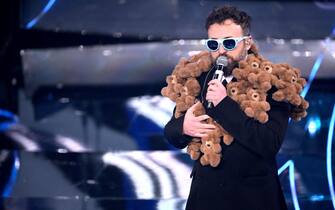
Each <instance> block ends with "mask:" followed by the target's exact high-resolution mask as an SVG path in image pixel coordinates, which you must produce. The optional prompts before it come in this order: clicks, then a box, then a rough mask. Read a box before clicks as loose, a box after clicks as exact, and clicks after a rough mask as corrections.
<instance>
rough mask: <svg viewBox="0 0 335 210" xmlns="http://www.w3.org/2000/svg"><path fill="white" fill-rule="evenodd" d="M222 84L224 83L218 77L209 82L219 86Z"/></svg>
mask: <svg viewBox="0 0 335 210" xmlns="http://www.w3.org/2000/svg"><path fill="white" fill-rule="evenodd" d="M220 84H221V85H222V83H221V82H220V81H219V80H218V79H213V80H211V81H209V83H208V85H216V86H218V85H220Z"/></svg>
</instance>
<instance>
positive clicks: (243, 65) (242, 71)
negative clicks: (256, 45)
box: [233, 55, 262, 81]
mask: <svg viewBox="0 0 335 210" xmlns="http://www.w3.org/2000/svg"><path fill="white" fill-rule="evenodd" d="M261 62H262V58H259V57H256V56H255V55H249V56H248V57H247V59H246V60H245V61H244V60H242V61H240V62H239V67H238V68H235V69H234V70H233V76H234V77H235V78H236V79H237V80H238V81H240V80H246V81H248V76H249V74H251V73H257V72H258V71H259V67H260V64H261Z"/></svg>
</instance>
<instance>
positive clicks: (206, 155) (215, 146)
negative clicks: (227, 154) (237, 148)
mask: <svg viewBox="0 0 335 210" xmlns="http://www.w3.org/2000/svg"><path fill="white" fill-rule="evenodd" d="M219 132H220V131H217V132H216V133H214V132H212V133H210V134H208V137H206V138H203V139H202V144H201V147H200V151H201V152H202V153H203V155H202V156H201V158H200V163H201V165H203V166H206V165H211V166H212V167H216V166H218V165H219V163H220V161H221V145H220V138H217V137H216V135H217V133H219Z"/></svg>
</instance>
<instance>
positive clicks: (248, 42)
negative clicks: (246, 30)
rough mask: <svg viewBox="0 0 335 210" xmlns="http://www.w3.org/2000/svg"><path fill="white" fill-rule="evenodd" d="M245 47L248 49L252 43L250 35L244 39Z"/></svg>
mask: <svg viewBox="0 0 335 210" xmlns="http://www.w3.org/2000/svg"><path fill="white" fill-rule="evenodd" d="M244 43H245V49H246V50H247V51H248V50H249V49H250V47H251V45H252V44H253V43H254V40H253V39H252V38H251V37H250V38H247V39H245V42H244Z"/></svg>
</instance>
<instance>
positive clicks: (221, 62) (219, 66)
mask: <svg viewBox="0 0 335 210" xmlns="http://www.w3.org/2000/svg"><path fill="white" fill-rule="evenodd" d="M215 64H216V70H215V72H214V75H213V78H212V79H218V80H219V81H220V82H222V78H223V73H224V72H223V69H224V68H225V67H227V66H228V58H227V57H226V56H223V55H221V56H219V57H218V58H217V59H216V62H215ZM212 107H213V103H212V102H210V101H208V104H207V108H212Z"/></svg>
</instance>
